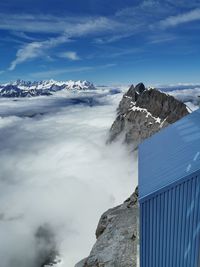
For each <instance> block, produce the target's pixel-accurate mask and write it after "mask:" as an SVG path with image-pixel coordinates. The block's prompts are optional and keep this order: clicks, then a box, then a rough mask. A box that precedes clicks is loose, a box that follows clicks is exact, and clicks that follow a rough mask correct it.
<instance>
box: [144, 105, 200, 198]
mask: <svg viewBox="0 0 200 267" xmlns="http://www.w3.org/2000/svg"><path fill="white" fill-rule="evenodd" d="M199 169H200V110H197V111H195V112H193V113H191V114H189V115H187V116H186V117H184V118H183V119H181V120H180V121H178V122H176V123H174V124H172V125H170V126H168V127H167V128H165V129H162V130H161V131H160V132H159V133H157V134H155V135H153V136H152V137H150V138H148V139H147V140H145V141H144V142H143V143H142V144H141V145H140V146H139V198H140V200H142V199H143V198H146V197H149V196H150V195H151V194H153V193H155V192H157V191H159V190H162V189H163V188H165V187H166V186H167V185H170V184H173V183H175V182H178V181H179V180H181V179H182V178H184V177H186V176H188V175H189V174H192V173H193V172H195V171H198V170H199Z"/></svg>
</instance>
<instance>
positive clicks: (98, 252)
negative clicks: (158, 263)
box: [75, 189, 138, 267]
mask: <svg viewBox="0 0 200 267" xmlns="http://www.w3.org/2000/svg"><path fill="white" fill-rule="evenodd" d="M137 199H138V191H137V189H136V191H135V192H134V193H133V194H132V195H131V197H130V198H128V199H127V200H126V201H125V202H124V203H123V204H122V205H119V206H117V207H115V208H113V209H109V210H108V211H106V212H105V213H104V214H103V215H102V216H101V218H100V221H99V224H98V226H97V230H96V237H97V242H96V244H95V245H94V247H93V248H92V251H91V253H90V256H89V257H88V258H86V259H84V260H82V261H81V262H79V263H78V264H76V265H75V267H113V266H114V267H136V266H137V255H136V254H137V245H138V227H137V225H138V224H137V220H138V201H137Z"/></svg>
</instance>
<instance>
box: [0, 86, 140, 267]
mask: <svg viewBox="0 0 200 267" xmlns="http://www.w3.org/2000/svg"><path fill="white" fill-rule="evenodd" d="M119 92H120V91H119V90H118V91H116V90H108V89H102V90H100V89H99V90H96V91H93V92H92V91H90V92H83V93H81V92H71V93H68V94H64V95H59V94H57V95H54V96H50V97H36V98H24V99H0V116H1V117H0V140H1V141H0V151H1V152H0V170H1V171H0V238H1V242H0V259H1V260H0V261H1V264H0V265H1V266H3V267H13V266H19V267H38V266H40V264H41V258H42V257H43V256H44V255H45V250H48V246H56V249H57V250H58V251H59V253H60V255H61V258H62V263H63V264H62V266H67V267H73V266H74V264H75V263H77V262H78V261H79V260H81V259H82V258H84V257H86V256H87V255H88V254H89V252H90V249H91V247H92V245H93V244H94V242H95V229H96V226H97V223H98V220H99V218H100V216H101V214H102V213H103V212H105V211H106V210H107V209H108V208H111V207H113V206H115V205H117V204H120V203H121V202H123V201H124V200H125V199H126V198H127V197H128V196H129V195H130V194H131V193H132V192H133V190H134V188H135V186H136V185H137V163H136V160H135V159H134V158H133V156H130V154H129V152H128V150H127V148H126V146H125V145H123V144H121V143H120V142H118V143H114V144H112V145H106V138H107V135H108V130H109V128H110V126H111V124H112V122H113V120H114V118H115V115H116V107H117V105H118V103H119V101H120V99H121V97H122V92H121V93H119ZM45 227H46V228H48V229H50V231H51V234H50V237H49V236H46V237H42V238H40V234H38V232H41V231H40V230H41V229H45ZM48 231H49V230H47V232H48ZM51 235H52V236H51ZM38 236H39V237H38ZM44 236H45V234H44ZM52 239H53V241H52ZM49 240H50V241H49ZM50 242H53V245H52V244H49V243H50ZM50 249H51V248H50Z"/></svg>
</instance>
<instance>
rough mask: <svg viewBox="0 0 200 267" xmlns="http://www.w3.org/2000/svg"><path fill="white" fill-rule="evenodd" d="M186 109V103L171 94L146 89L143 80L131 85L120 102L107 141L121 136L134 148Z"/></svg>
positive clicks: (181, 114)
mask: <svg viewBox="0 0 200 267" xmlns="http://www.w3.org/2000/svg"><path fill="white" fill-rule="evenodd" d="M188 113H189V112H188V110H187V107H186V105H185V104H183V103H182V102H180V101H178V100H177V99H175V98H174V97H173V96H169V95H166V94H165V93H162V92H160V91H158V90H156V89H146V88H145V86H144V84H143V83H139V84H138V85H136V87H134V86H133V85H132V86H131V87H130V89H129V90H128V92H127V93H126V94H124V96H123V98H122V100H121V102H120V104H119V107H118V109H117V118H116V120H115V121H114V123H113V125H112V126H111V129H110V134H109V139H108V142H112V141H114V140H116V139H117V138H118V137H119V136H123V137H124V141H125V142H126V143H128V144H133V145H134V148H137V146H138V144H139V143H140V142H141V141H142V140H144V139H145V138H148V137H149V136H151V135H153V134H154V133H156V132H158V131H159V130H160V129H161V128H163V127H166V126H167V125H169V124H171V123H174V122H175V121H177V120H179V119H180V118H182V117H183V116H185V115H187V114H188Z"/></svg>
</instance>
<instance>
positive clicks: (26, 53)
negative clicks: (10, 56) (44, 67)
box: [9, 35, 69, 71]
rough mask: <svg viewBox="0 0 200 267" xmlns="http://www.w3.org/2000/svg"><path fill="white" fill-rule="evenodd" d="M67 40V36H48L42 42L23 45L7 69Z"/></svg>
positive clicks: (41, 54)
mask: <svg viewBox="0 0 200 267" xmlns="http://www.w3.org/2000/svg"><path fill="white" fill-rule="evenodd" d="M67 41H69V38H68V36H66V35H62V36H59V37H56V38H50V39H49V40H46V41H42V42H32V43H29V44H25V45H23V46H22V47H21V48H20V49H19V50H18V51H17V53H16V58H15V60H13V61H12V62H11V64H10V67H9V70H10V71H12V70H14V69H15V68H16V66H17V65H18V64H21V63H23V62H26V61H28V60H31V59H34V58H38V57H40V56H43V54H44V52H45V50H47V49H50V48H52V47H55V46H57V45H59V44H62V43H66V42H67Z"/></svg>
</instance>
